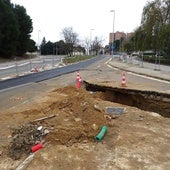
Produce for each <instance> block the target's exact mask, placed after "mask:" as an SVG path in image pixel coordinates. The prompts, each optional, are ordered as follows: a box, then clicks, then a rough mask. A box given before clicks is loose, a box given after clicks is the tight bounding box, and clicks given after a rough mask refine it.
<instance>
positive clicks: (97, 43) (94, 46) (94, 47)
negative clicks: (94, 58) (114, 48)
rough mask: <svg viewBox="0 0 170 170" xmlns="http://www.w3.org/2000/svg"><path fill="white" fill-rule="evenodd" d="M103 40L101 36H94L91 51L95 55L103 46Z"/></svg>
mask: <svg viewBox="0 0 170 170" xmlns="http://www.w3.org/2000/svg"><path fill="white" fill-rule="evenodd" d="M103 42H104V40H103V39H102V38H99V37H95V38H94V41H93V43H92V47H91V49H92V53H93V52H95V54H96V55H97V54H98V53H99V51H100V49H101V48H102V46H103Z"/></svg>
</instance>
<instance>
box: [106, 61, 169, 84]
mask: <svg viewBox="0 0 170 170" xmlns="http://www.w3.org/2000/svg"><path fill="white" fill-rule="evenodd" d="M108 64H109V65H110V66H111V67H114V68H117V69H119V70H122V71H126V72H131V73H134V74H139V75H142V76H146V77H151V78H155V79H159V80H164V81H168V82H170V79H167V78H164V77H159V76H155V75H151V74H147V73H141V72H138V71H133V70H130V69H125V68H122V67H121V66H120V65H119V66H115V64H112V63H111V62H109V63H108Z"/></svg>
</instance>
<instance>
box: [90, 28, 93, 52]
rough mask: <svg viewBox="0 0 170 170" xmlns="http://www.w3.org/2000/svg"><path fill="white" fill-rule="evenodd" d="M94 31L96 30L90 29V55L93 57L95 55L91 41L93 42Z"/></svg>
mask: <svg viewBox="0 0 170 170" xmlns="http://www.w3.org/2000/svg"><path fill="white" fill-rule="evenodd" d="M92 31H94V29H90V54H92V55H93V53H92V50H93V46H92V45H91V41H92Z"/></svg>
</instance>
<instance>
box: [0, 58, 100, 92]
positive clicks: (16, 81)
mask: <svg viewBox="0 0 170 170" xmlns="http://www.w3.org/2000/svg"><path fill="white" fill-rule="evenodd" d="M102 58H103V56H98V57H96V58H92V59H90V60H87V61H83V62H80V63H76V64H71V65H68V66H65V67H60V68H55V69H51V70H47V71H42V72H38V73H34V74H29V75H24V76H20V77H16V78H13V79H8V80H4V81H0V90H3V89H7V88H11V87H15V86H19V85H23V84H28V83H34V82H35V83H36V82H41V81H44V80H48V79H51V78H54V77H57V76H60V75H63V74H67V73H71V72H75V71H77V70H81V69H84V68H86V67H88V66H89V65H90V64H92V63H94V62H96V61H99V60H100V59H102Z"/></svg>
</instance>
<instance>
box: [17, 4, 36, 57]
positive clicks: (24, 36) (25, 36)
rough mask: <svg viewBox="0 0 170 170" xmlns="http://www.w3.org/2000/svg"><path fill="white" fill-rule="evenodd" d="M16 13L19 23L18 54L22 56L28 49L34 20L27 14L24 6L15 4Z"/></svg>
mask: <svg viewBox="0 0 170 170" xmlns="http://www.w3.org/2000/svg"><path fill="white" fill-rule="evenodd" d="M14 13H15V15H16V18H17V21H18V25H19V37H18V43H17V54H18V55H19V56H22V55H23V54H24V53H25V52H26V51H27V50H28V45H29V41H30V37H31V35H30V33H31V32H32V30H33V27H32V20H31V18H30V16H28V15H27V13H26V10H25V8H24V7H23V6H20V5H15V7H14Z"/></svg>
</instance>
